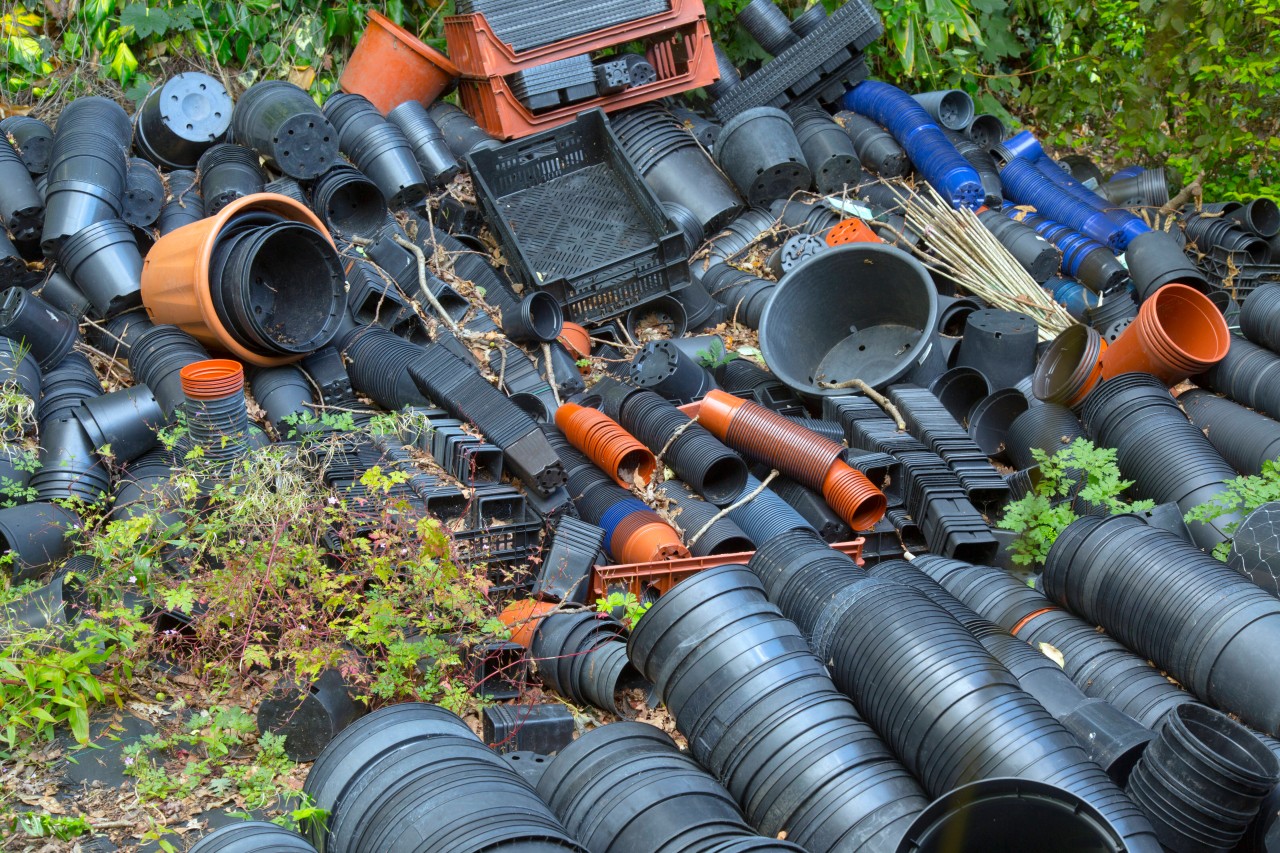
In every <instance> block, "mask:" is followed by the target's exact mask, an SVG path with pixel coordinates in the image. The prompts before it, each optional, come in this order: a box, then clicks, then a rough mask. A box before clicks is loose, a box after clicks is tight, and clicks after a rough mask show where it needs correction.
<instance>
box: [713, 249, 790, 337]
mask: <svg viewBox="0 0 1280 853" xmlns="http://www.w3.org/2000/svg"><path fill="white" fill-rule="evenodd" d="M702 286H703V287H704V288H706V290H707V292H708V293H709V294H711V297H712V298H713V299H715V300H716V301H717V302H719V303H720V304H721V305H723V306H724V308H725V314H726V315H727V316H728V317H729V318H730V319H732V320H733V321H734V322H736V323H740V324H742V325H744V326H746V327H747V328H750V329H758V328H760V318H761V317H762V316H763V315H764V309H765V307H766V306H767V305H768V304H769V300H770V299H771V298H773V293H774V290H775V289H776V288H777V282H774V281H770V280H768V279H763V278H759V277H758V276H754V275H752V274H751V273H749V272H746V271H745V270H740V269H737V268H736V267H731V266H729V265H728V264H716V265H714V266H713V267H711V269H709V270H707V271H705V272H704V273H703V274H702Z"/></svg>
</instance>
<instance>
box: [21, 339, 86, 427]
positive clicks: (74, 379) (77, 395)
mask: <svg viewBox="0 0 1280 853" xmlns="http://www.w3.org/2000/svg"><path fill="white" fill-rule="evenodd" d="M42 385H43V387H42V394H41V396H40V405H39V407H38V408H37V416H38V418H39V420H40V421H41V422H42V423H43V422H44V421H46V420H48V419H49V418H58V417H68V416H70V415H71V414H72V412H73V411H74V410H75V409H78V408H79V407H80V403H81V402H82V401H84V400H87V399H89V398H90V397H97V396H99V395H100V394H102V383H101V382H100V381H99V380H98V376H97V374H96V373H95V372H94V370H93V365H91V364H90V363H89V360H88V359H87V358H85V357H84V356H83V355H80V354H79V353H72V354H71V355H69V356H67V357H66V358H65V359H63V360H62V363H61V364H60V365H58V367H57V368H56V369H54V370H51V371H49V372H48V373H46V374H45V375H44V379H43V383H42Z"/></svg>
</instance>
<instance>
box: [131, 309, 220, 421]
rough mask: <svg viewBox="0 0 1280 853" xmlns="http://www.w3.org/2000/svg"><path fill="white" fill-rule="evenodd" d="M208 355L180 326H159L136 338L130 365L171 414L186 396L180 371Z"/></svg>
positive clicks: (164, 408) (146, 330) (137, 377)
mask: <svg viewBox="0 0 1280 853" xmlns="http://www.w3.org/2000/svg"><path fill="white" fill-rule="evenodd" d="M208 357H209V353H208V352H206V351H205V348H204V347H202V346H201V345H200V342H199V341H197V340H196V339H195V338H193V337H191V336H190V335H188V334H187V333H186V332H184V331H182V330H181V329H179V328H178V327H177V326H167V325H159V326H152V327H151V328H149V329H144V330H142V331H141V332H140V333H139V334H138V335H137V336H136V337H135V338H134V339H133V343H132V345H131V346H130V348H129V368H130V370H131V371H132V372H133V376H134V379H135V380H137V381H140V382H143V383H145V384H146V385H147V387H148V388H150V389H151V392H152V393H153V394H154V395H155V398H156V402H157V403H159V404H160V408H161V409H162V410H163V411H164V413H165V414H166V415H170V416H171V415H172V414H173V413H174V412H175V411H177V408H178V406H180V405H181V404H182V403H183V401H184V400H185V399H186V396H185V395H184V394H183V393H182V378H181V376H179V371H181V370H182V368H184V367H186V366H187V365H188V364H192V363H194V362H197V361H204V360H205V359H207V358H208Z"/></svg>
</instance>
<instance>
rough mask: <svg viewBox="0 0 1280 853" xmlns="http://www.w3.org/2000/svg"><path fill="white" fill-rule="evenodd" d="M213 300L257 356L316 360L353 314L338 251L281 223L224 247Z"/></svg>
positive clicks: (218, 255)
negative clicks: (346, 316) (312, 357)
mask: <svg viewBox="0 0 1280 853" xmlns="http://www.w3.org/2000/svg"><path fill="white" fill-rule="evenodd" d="M210 292H211V294H212V296H213V302H214V307H215V310H217V312H218V316H219V318H220V319H221V320H222V321H223V323H224V324H225V325H226V326H227V327H228V331H230V332H231V334H232V335H234V336H235V337H236V339H237V340H238V341H239V342H240V343H241V344H243V345H244V346H246V347H248V348H250V349H252V350H254V351H255V352H267V353H271V354H279V355H292V354H297V353H309V352H314V351H315V350H317V349H319V348H321V347H323V346H324V345H325V344H327V343H329V341H330V340H332V339H333V336H334V335H335V334H336V333H337V331H338V326H339V324H340V323H341V321H342V318H343V315H344V314H345V312H346V307H347V305H346V303H347V294H346V280H345V276H344V275H343V272H342V265H341V262H340V260H339V258H338V253H337V250H335V249H334V247H333V245H332V244H331V243H330V242H329V240H328V239H327V238H326V237H325V235H324V234H323V233H321V232H320V231H318V230H316V229H315V228H313V227H311V226H310V225H306V224H305V223H301V222H278V223H274V224H270V225H265V226H263V227H260V228H256V229H252V230H250V231H246V232H245V233H244V235H243V237H241V238H240V239H232V240H226V239H224V240H220V241H219V244H218V245H217V246H215V248H214V253H213V261H212V263H211V268H210Z"/></svg>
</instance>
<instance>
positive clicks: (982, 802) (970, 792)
mask: <svg viewBox="0 0 1280 853" xmlns="http://www.w3.org/2000/svg"><path fill="white" fill-rule="evenodd" d="M1137 849H1138V848H1136V847H1130V846H1129V845H1128V844H1126V842H1125V839H1123V838H1122V837H1121V836H1120V834H1119V833H1118V832H1116V829H1115V827H1113V826H1112V825H1111V823H1110V822H1109V821H1108V820H1107V819H1106V818H1104V817H1103V816H1102V815H1101V814H1099V813H1098V811H1097V809H1095V808H1094V807H1093V806H1091V805H1090V804H1089V803H1088V802H1086V801H1085V800H1083V799H1081V798H1080V797H1078V796H1076V795H1075V794H1073V793H1071V792H1070V791H1066V790H1063V789H1062V788H1059V787H1057V786H1055V785H1049V784H1046V783H1044V782H1035V781H1032V780H1030V779H983V780H981V781H978V782H971V783H970V784H968V785H964V786H963V787H960V788H956V789H955V790H954V791H950V792H948V793H946V794H944V795H943V796H941V797H939V798H938V799H937V800H934V802H933V803H932V804H930V806H929V807H928V808H927V809H925V810H924V811H923V812H921V814H920V817H918V818H917V819H916V821H915V822H914V823H913V824H912V825H911V828H910V829H909V830H908V831H907V833H906V837H905V838H904V839H903V841H902V844H901V846H899V847H898V851H899V853H956V851H969V850H973V851H978V850H1035V851H1036V853H1125V851H1129V850H1137Z"/></svg>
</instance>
